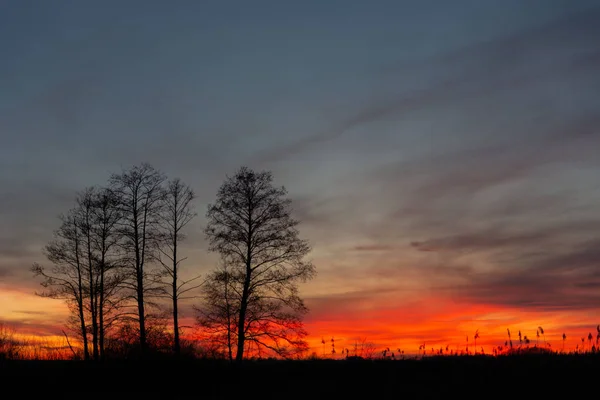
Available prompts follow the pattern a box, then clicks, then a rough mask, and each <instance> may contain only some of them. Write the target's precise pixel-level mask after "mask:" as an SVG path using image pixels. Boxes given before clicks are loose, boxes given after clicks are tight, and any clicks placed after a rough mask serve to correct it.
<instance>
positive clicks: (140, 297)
mask: <svg viewBox="0 0 600 400" xmlns="http://www.w3.org/2000/svg"><path fill="white" fill-rule="evenodd" d="M143 280H144V275H143V274H142V273H141V272H140V271H138V276H137V302H138V318H139V323H140V351H141V353H142V355H144V353H145V352H146V315H145V312H144V282H143Z"/></svg>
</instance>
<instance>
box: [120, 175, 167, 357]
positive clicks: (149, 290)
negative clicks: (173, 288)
mask: <svg viewBox="0 0 600 400" xmlns="http://www.w3.org/2000/svg"><path fill="white" fill-rule="evenodd" d="M164 181H165V176H164V175H163V174H162V173H161V172H159V171H157V170H155V169H154V168H153V167H152V166H151V165H149V164H146V163H144V164H141V165H139V166H134V167H132V168H131V169H129V170H124V171H122V172H121V173H119V174H113V175H112V176H111V177H110V186H111V189H112V190H113V192H114V193H115V194H116V195H117V199H118V207H119V211H120V213H121V215H122V218H121V220H120V222H119V232H120V234H121V236H122V240H121V242H120V245H121V247H122V250H123V253H124V257H123V270H124V271H125V273H126V278H127V279H126V281H125V282H124V287H125V288H127V289H129V290H130V292H131V298H132V299H134V300H135V302H136V305H137V313H136V314H137V315H136V317H135V318H136V319H137V321H138V324H139V342H140V343H139V344H140V351H141V353H142V354H144V352H145V350H146V347H147V343H146V318H147V315H146V305H147V303H149V302H148V301H147V297H151V296H153V295H156V294H158V293H159V292H160V290H161V288H160V285H159V278H158V276H157V273H156V271H155V270H152V269H151V268H150V266H151V265H152V262H153V261H155V259H156V256H157V249H158V246H159V244H160V239H161V230H160V228H161V227H160V222H161V213H162V212H163V207H164V198H165V190H164V188H163V186H162V185H163V183H164Z"/></svg>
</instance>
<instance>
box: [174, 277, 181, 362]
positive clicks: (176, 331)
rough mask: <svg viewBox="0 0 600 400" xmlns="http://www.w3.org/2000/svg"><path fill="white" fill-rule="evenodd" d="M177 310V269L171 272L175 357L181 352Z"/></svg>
mask: <svg viewBox="0 0 600 400" xmlns="http://www.w3.org/2000/svg"><path fill="white" fill-rule="evenodd" d="M178 313H179V312H178V309H177V269H174V270H173V339H174V341H175V343H174V348H173V350H174V351H175V354H176V355H179V353H180V352H181V346H180V344H179V316H178Z"/></svg>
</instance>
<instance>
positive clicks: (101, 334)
mask: <svg viewBox="0 0 600 400" xmlns="http://www.w3.org/2000/svg"><path fill="white" fill-rule="evenodd" d="M98 290H99V291H100V307H98V324H99V325H100V326H99V328H100V331H99V333H98V347H99V350H100V359H101V360H104V256H102V261H101V265H100V287H99V288H98Z"/></svg>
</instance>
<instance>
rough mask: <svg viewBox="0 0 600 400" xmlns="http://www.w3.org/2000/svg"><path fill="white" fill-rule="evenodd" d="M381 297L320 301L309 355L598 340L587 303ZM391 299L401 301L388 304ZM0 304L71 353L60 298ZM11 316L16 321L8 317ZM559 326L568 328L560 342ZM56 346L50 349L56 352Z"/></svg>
mask: <svg viewBox="0 0 600 400" xmlns="http://www.w3.org/2000/svg"><path fill="white" fill-rule="evenodd" d="M378 303H380V301H375V302H374V303H371V304H369V307H364V308H362V307H361V309H360V310H357V311H356V312H351V313H347V314H343V313H341V312H338V311H337V310H336V309H335V307H334V308H330V309H329V308H327V307H324V306H323V305H321V306H319V308H317V309H314V310H311V311H312V312H310V313H309V314H308V316H307V318H306V320H305V327H306V330H307V331H308V333H309V335H308V337H307V338H306V340H307V342H308V344H309V346H310V350H309V352H308V354H307V355H311V354H316V355H317V356H319V357H326V358H336V359H339V358H342V357H343V355H342V353H343V354H344V355H345V354H346V352H345V349H348V354H349V355H354V346H355V344H358V345H359V346H360V344H361V342H365V343H372V347H373V353H374V356H381V352H382V350H384V349H386V348H389V349H390V353H391V352H394V353H395V354H396V355H398V349H401V351H403V352H404V356H416V355H419V354H423V350H420V347H421V346H423V345H424V346H425V349H426V354H427V355H431V354H433V353H437V352H438V351H439V350H440V349H443V354H449V352H452V353H453V354H456V353H460V352H461V351H462V352H464V351H465V350H466V348H467V337H468V346H469V352H470V353H472V352H473V351H474V346H475V338H474V336H475V333H476V332H478V333H479V337H478V338H477V340H476V345H477V352H478V353H480V352H481V349H482V348H483V351H484V352H485V354H492V352H493V349H494V348H498V346H505V342H507V341H508V334H507V329H509V330H510V332H511V339H512V342H513V347H514V348H517V347H518V346H519V345H520V342H519V337H518V332H519V331H521V334H522V340H523V343H522V346H523V347H525V343H524V340H525V339H524V338H525V336H527V338H528V339H529V341H530V343H529V346H530V347H533V346H535V345H537V346H539V347H546V348H549V349H550V350H553V351H563V350H564V351H565V352H571V351H575V350H578V349H581V348H583V349H585V350H588V349H589V348H591V346H592V345H594V346H596V347H597V346H598V336H597V332H596V325H597V323H598V321H593V320H592V319H591V318H590V317H592V313H590V312H589V311H585V310H569V311H568V312H560V311H556V312H547V311H544V312H542V311H533V310H523V309H514V308H507V307H500V306H491V305H483V304H466V303H461V302H457V301H455V300H454V299H450V298H444V297H442V296H438V297H434V296H431V295H430V296H429V298H427V299H425V298H422V299H418V300H407V299H403V300H397V301H394V300H393V299H386V303H385V304H378ZM394 303H397V304H398V305H397V306H392V305H391V304H394ZM0 304H2V307H1V308H0V322H4V323H5V325H7V326H9V327H14V329H15V335H16V336H15V337H17V338H19V339H21V340H22V341H23V342H26V343H28V344H29V345H30V346H29V348H30V349H33V348H38V349H39V348H43V349H49V348H51V347H55V348H57V349H61V351H62V353H61V354H62V356H64V357H68V356H69V354H70V350H69V349H68V347H67V344H66V340H65V338H64V336H63V335H62V333H61V332H62V329H63V322H64V320H65V318H66V316H67V315H68V312H67V310H66V307H65V306H64V304H63V303H62V302H60V301H54V300H49V299H44V298H40V297H37V296H35V295H29V294H27V293H23V292H19V291H15V290H12V291H8V290H6V289H3V290H1V291H0ZM15 305H17V306H15ZM37 310H43V311H41V312H40V311H37ZM15 321H16V322H17V323H16V324H13V322H15ZM181 323H182V325H183V326H192V325H193V324H194V318H193V316H185V317H183V318H182V319H181ZM538 327H542V328H543V330H544V334H540V336H539V337H538V336H537V334H536V331H537V330H538ZM563 333H565V334H566V336H567V339H566V340H565V341H564V347H563V340H562V335H563ZM590 333H591V334H592V335H593V341H591V342H590V341H588V340H587V338H588V335H589V334H590ZM182 337H189V338H191V337H193V330H192V329H186V330H185V332H184V333H183V336H182ZM331 338H334V342H333V344H334V346H335V351H336V353H335V354H332V346H331V345H332V342H331ZM582 338H584V341H583V343H582V340H581V339H582ZM69 339H70V340H71V344H72V345H73V346H74V347H77V346H78V343H77V341H76V340H75V339H73V338H69ZM322 340H324V341H325V344H323V343H322ZM432 349H433V353H432ZM446 349H448V350H447V351H446ZM37 351H38V352H39V350H37ZM56 354H57V353H55V354H54V355H53V356H52V357H56Z"/></svg>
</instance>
